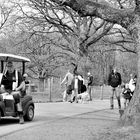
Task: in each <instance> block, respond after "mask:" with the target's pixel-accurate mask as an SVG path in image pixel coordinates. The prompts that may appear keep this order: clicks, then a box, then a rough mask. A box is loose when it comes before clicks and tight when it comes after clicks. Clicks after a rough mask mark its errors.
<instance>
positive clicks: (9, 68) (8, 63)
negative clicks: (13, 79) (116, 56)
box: [6, 61, 14, 73]
mask: <svg viewBox="0 0 140 140" xmlns="http://www.w3.org/2000/svg"><path fill="white" fill-rule="evenodd" d="M6 66H7V70H8V72H9V73H13V72H14V66H13V63H12V62H11V61H9V62H7V64H6Z"/></svg>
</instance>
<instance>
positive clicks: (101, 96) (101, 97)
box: [100, 85, 104, 100]
mask: <svg viewBox="0 0 140 140" xmlns="http://www.w3.org/2000/svg"><path fill="white" fill-rule="evenodd" d="M103 87H104V85H101V95H100V99H101V100H103Z"/></svg>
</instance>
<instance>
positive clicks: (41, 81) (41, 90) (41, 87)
mask: <svg viewBox="0 0 140 140" xmlns="http://www.w3.org/2000/svg"><path fill="white" fill-rule="evenodd" d="M44 81H45V79H44V78H39V91H40V92H44V87H45V85H44Z"/></svg>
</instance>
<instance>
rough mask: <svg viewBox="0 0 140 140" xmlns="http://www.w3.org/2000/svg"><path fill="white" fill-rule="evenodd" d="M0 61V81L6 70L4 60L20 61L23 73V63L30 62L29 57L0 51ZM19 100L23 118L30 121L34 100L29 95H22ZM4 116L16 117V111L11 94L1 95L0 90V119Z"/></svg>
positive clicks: (32, 114)
mask: <svg viewBox="0 0 140 140" xmlns="http://www.w3.org/2000/svg"><path fill="white" fill-rule="evenodd" d="M0 61H1V73H0V83H1V79H2V76H3V74H4V73H5V71H6V62H8V61H12V62H16V63H21V64H22V75H23V74H24V73H25V63H26V62H30V59H28V58H25V57H21V56H17V55H13V54H4V53H0ZM0 85H1V84H0ZM21 102H22V108H23V117H24V120H25V121H32V120H33V118H34V102H33V100H32V97H31V96H29V95H24V96H23V97H21ZM6 116H12V117H17V116H18V112H17V108H16V105H15V101H14V98H12V95H10V94H9V95H5V96H3V94H2V93H1V92H0V119H1V117H6Z"/></svg>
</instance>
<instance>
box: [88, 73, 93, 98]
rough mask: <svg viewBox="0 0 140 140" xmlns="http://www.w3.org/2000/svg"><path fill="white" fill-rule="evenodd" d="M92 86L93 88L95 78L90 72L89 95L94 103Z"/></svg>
mask: <svg viewBox="0 0 140 140" xmlns="http://www.w3.org/2000/svg"><path fill="white" fill-rule="evenodd" d="M92 86H93V76H92V74H91V73H90V72H88V85H87V87H88V93H89V98H90V99H89V100H90V101H92Z"/></svg>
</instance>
